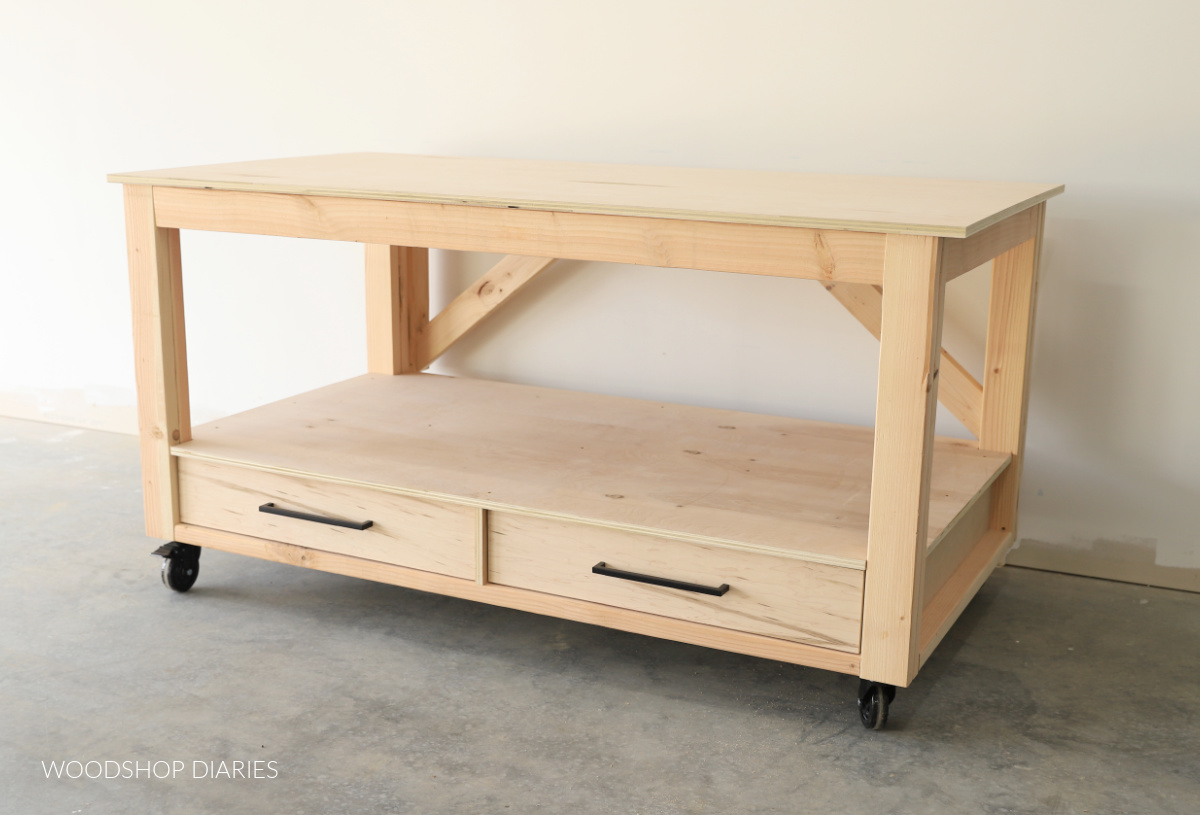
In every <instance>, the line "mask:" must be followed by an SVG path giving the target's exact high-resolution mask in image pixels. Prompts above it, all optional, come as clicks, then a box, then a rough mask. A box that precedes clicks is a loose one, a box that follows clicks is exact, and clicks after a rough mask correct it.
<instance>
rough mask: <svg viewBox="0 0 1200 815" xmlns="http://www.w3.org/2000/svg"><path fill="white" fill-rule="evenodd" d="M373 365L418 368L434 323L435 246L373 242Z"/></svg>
mask: <svg viewBox="0 0 1200 815" xmlns="http://www.w3.org/2000/svg"><path fill="white" fill-rule="evenodd" d="M366 267H367V283H366V293H367V370H369V371H371V372H372V373H381V374H410V373H417V372H418V371H420V370H421V368H423V367H424V365H423V364H422V361H421V360H422V355H423V348H424V346H425V343H426V332H427V331H428V328H429V250H428V249H424V248H416V247H410V246H390V245H383V244H370V243H369V244H367V247H366Z"/></svg>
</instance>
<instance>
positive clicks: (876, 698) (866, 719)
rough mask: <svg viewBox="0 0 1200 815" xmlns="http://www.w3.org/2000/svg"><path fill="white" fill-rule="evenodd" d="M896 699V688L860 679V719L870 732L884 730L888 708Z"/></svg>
mask: <svg viewBox="0 0 1200 815" xmlns="http://www.w3.org/2000/svg"><path fill="white" fill-rule="evenodd" d="M895 698H896V686H895V685H885V684H883V683H882V682H872V681H870V680H868V679H860V680H859V682H858V717H859V719H860V720H861V721H862V724H863V727H865V728H867V729H868V730H882V729H883V727H884V725H886V724H887V720H888V706H889V705H891V703H892V700H894V699H895Z"/></svg>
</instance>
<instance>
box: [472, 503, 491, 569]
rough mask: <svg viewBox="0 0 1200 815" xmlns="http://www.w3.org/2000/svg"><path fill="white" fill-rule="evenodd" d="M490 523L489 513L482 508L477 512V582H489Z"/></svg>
mask: <svg viewBox="0 0 1200 815" xmlns="http://www.w3.org/2000/svg"><path fill="white" fill-rule="evenodd" d="M488 522H489V513H488V511H487V510H486V509H483V508H482V507H480V508H478V509H476V510H475V582H476V583H478V584H479V585H481V586H483V585H486V584H487V582H488Z"/></svg>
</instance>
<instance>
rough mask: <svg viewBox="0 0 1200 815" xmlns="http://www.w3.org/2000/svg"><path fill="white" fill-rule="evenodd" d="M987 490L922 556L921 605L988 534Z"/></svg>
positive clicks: (924, 604)
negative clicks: (923, 564)
mask: <svg viewBox="0 0 1200 815" xmlns="http://www.w3.org/2000/svg"><path fill="white" fill-rule="evenodd" d="M991 509H992V501H991V490H988V491H986V492H985V493H984V494H983V496H982V497H980V499H979V500H977V501H975V502H974V503H972V504H971V506H970V507H968V508H967V509H966V511H965V512H963V514H962V515H960V516H959V517H958V518H956V519H955V522H954V523H953V524H951V525H950V526H948V527H947V528H946V531H945V532H944V533H943V534H942V537H941V539H940V540H939V541H938V543H937V545H936V546H932V547H930V548H929V550H928V552H927V553H926V557H925V579H924V580H923V581H922V583H921V586H922V589H921V591H922V597H923V598H924V600H923V602H922V606H926V605H928V604H929V601H930V600H931V599H932V598H933V597H934V595H936V594H937V593H938V592H939V591H941V589H942V586H944V585H946V581H947V580H949V579H950V576H951V575H952V574H954V572H955V570H957V569H958V567H959V565H960V564H961V563H962V561H963V559H964V558H965V557H966V556H967V555H968V554H969V553H970V552H971V550H972V549H974V548H975V544H977V543H979V541H980V539H981V538H982V537H983V536H984V534H985V533H986V532H987V531H988V522H989V520H990V518H991Z"/></svg>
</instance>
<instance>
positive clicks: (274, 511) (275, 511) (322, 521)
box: [258, 504, 375, 529]
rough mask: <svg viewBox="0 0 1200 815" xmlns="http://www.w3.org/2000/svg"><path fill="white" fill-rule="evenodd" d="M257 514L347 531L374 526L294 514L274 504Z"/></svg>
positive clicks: (320, 516) (262, 508) (372, 524)
mask: <svg viewBox="0 0 1200 815" xmlns="http://www.w3.org/2000/svg"><path fill="white" fill-rule="evenodd" d="M258 511H259V512H265V513H267V514H268V515H282V516H283V517H285V518H299V519H300V520H302V521H315V522H316V523H319V524H329V525H330V526H344V527H346V528H347V529H370V528H371V527H372V526H374V525H375V522H374V521H363V522H362V523H355V522H354V521H343V520H342V519H340V518H329V517H327V516H325V515H309V514H308V513H307V512H296V511H295V510H291V509H280V508H279V507H277V506H275V505H274V504H263V505H262V506H261V507H259V508H258Z"/></svg>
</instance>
